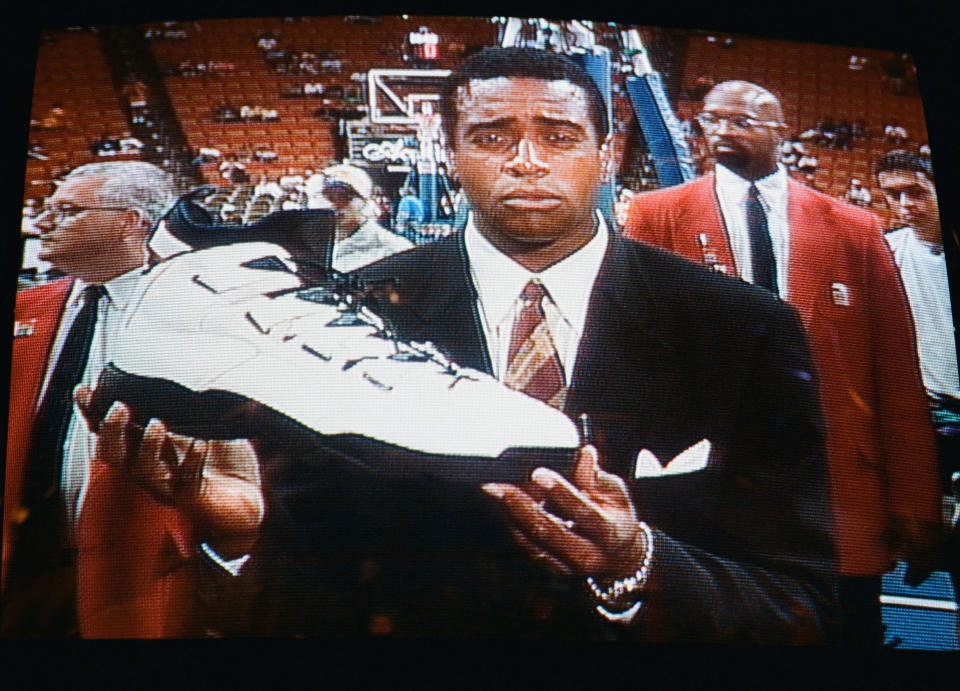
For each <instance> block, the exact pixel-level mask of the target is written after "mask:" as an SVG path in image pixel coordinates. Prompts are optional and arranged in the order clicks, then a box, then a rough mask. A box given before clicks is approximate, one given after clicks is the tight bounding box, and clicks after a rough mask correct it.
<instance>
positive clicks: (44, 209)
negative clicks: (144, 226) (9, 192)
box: [37, 204, 129, 223]
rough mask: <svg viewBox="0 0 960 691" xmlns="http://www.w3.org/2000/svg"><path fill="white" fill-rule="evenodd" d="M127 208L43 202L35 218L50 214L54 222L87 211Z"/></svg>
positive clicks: (123, 207) (123, 208)
mask: <svg viewBox="0 0 960 691" xmlns="http://www.w3.org/2000/svg"><path fill="white" fill-rule="evenodd" d="M128 208H129V207H126V206H73V205H65V206H48V205H46V204H44V205H41V206H40V208H39V210H38V213H37V218H40V217H41V216H46V215H47V214H50V215H51V216H52V217H53V222H54V223H63V222H64V221H66V220H67V219H70V218H75V217H77V216H79V215H80V214H82V213H86V212H87V211H127V210H128Z"/></svg>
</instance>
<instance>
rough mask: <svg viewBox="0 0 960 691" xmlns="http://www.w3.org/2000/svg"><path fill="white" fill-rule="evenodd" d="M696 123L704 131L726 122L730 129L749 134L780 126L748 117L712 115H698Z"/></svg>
mask: <svg viewBox="0 0 960 691" xmlns="http://www.w3.org/2000/svg"><path fill="white" fill-rule="evenodd" d="M697 122H699V123H700V127H702V128H703V129H704V130H711V131H712V130H715V129H717V128H719V127H720V123H721V122H726V123H727V126H728V127H729V128H730V129H734V130H740V131H741V132H750V131H751V130H755V129H758V128H760V127H780V126H781V124H780V123H779V122H777V121H776V120H755V119H754V118H751V117H749V116H748V115H731V116H730V117H718V116H716V115H714V114H713V113H700V114H699V115H698V116H697Z"/></svg>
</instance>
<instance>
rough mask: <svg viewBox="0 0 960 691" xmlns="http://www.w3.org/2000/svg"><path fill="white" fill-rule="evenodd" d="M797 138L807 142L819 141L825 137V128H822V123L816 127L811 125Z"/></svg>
mask: <svg viewBox="0 0 960 691" xmlns="http://www.w3.org/2000/svg"><path fill="white" fill-rule="evenodd" d="M797 138H798V139H800V140H802V141H805V142H819V141H820V140H821V139H823V130H822V129H820V124H819V123H818V124H817V126H816V127H811V128H809V129H806V130H804V131H803V132H801V133H800V134H799V135H798V137H797Z"/></svg>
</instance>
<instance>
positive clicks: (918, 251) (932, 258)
mask: <svg viewBox="0 0 960 691" xmlns="http://www.w3.org/2000/svg"><path fill="white" fill-rule="evenodd" d="M885 237H886V240H887V242H888V243H889V245H890V247H891V248H892V249H893V258H894V260H895V261H896V263H897V267H898V268H899V269H900V278H901V279H902V280H903V288H904V290H905V291H906V293H907V300H908V302H909V303H910V312H911V313H912V314H913V324H914V329H915V330H916V334H917V356H918V359H919V360H920V373H921V375H922V376H923V386H924V388H926V390H927V391H928V392H930V393H932V394H936V395H937V396H946V397H949V398H953V399H960V377H958V373H957V349H956V341H955V340H954V329H953V312H952V311H951V309H950V286H949V284H948V283H947V260H946V257H945V256H944V253H943V249H942V248H939V249H940V251H939V252H938V251H935V249H934V248H932V247H931V246H930V245H928V244H926V243H925V242H923V241H922V240H921V239H920V238H918V237H917V234H916V232H915V231H914V230H913V228H900V229H899V230H895V231H893V232H891V233H887V234H886V236H885Z"/></svg>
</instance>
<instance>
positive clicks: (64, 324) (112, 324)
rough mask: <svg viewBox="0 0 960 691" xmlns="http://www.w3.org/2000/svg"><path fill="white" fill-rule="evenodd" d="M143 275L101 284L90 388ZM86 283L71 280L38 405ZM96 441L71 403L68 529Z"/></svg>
mask: <svg viewBox="0 0 960 691" xmlns="http://www.w3.org/2000/svg"><path fill="white" fill-rule="evenodd" d="M142 275H143V268H142V267H138V268H137V269H134V270H133V271H129V272H127V273H125V274H122V275H120V276H117V277H116V278H113V279H111V280H109V281H107V282H106V283H104V284H103V287H104V290H105V294H104V295H102V296H101V297H100V302H99V304H98V305H97V323H96V326H95V327H94V331H93V338H92V339H91V341H90V352H89V355H88V357H87V366H86V369H84V372H83V376H82V377H81V379H80V383H82V384H84V385H86V386H89V387H91V388H93V387H94V386H95V385H96V382H97V378H98V377H99V376H100V371H101V370H102V369H103V367H104V365H106V364H107V363H108V362H110V358H111V347H112V346H113V345H114V344H115V343H116V342H117V336H118V333H119V330H120V329H121V328H122V326H123V317H124V313H125V312H126V310H127V308H128V306H129V304H130V301H131V300H132V299H133V297H134V294H135V292H136V287H137V284H138V283H139V280H140V277H141V276H142ZM87 285H88V284H86V283H84V282H83V281H80V280H77V281H74V284H73V287H72V289H71V291H70V296H69V297H68V299H67V303H66V306H65V307H64V311H63V315H62V317H61V319H60V325H59V327H58V328H57V336H56V338H55V339H54V342H53V347H52V349H51V351H50V357H49V359H48V360H47V371H46V374H45V375H44V381H43V388H42V389H41V396H40V397H39V398H38V401H37V405H38V406H39V405H40V402H41V401H42V400H43V397H44V396H45V395H46V390H47V386H48V385H49V382H50V376H51V375H52V374H53V368H54V366H55V365H56V362H57V359H58V358H59V357H60V352H61V351H62V350H63V345H64V341H66V338H67V333H68V332H69V331H70V327H71V326H72V325H73V321H74V319H76V317H77V314H78V313H79V312H80V308H81V307H82V306H83V299H82V296H83V290H84V288H86V287H87ZM95 442H96V437H95V436H94V435H93V434H92V433H91V432H90V431H89V430H88V429H87V425H86V422H85V421H84V419H83V414H82V413H81V412H80V410H79V409H78V408H77V407H76V405H74V409H73V417H72V418H71V419H70V423H69V426H68V427H67V436H66V441H65V442H64V446H63V449H64V450H63V469H62V471H61V475H60V489H61V494H62V495H63V499H64V505H65V507H66V512H67V519H68V525H69V526H70V527H71V531H72V529H73V528H75V527H76V520H77V516H78V515H79V512H80V507H81V506H82V504H83V499H84V496H85V495H86V491H87V482H88V480H89V475H90V460H91V458H93V453H94V447H95Z"/></svg>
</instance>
